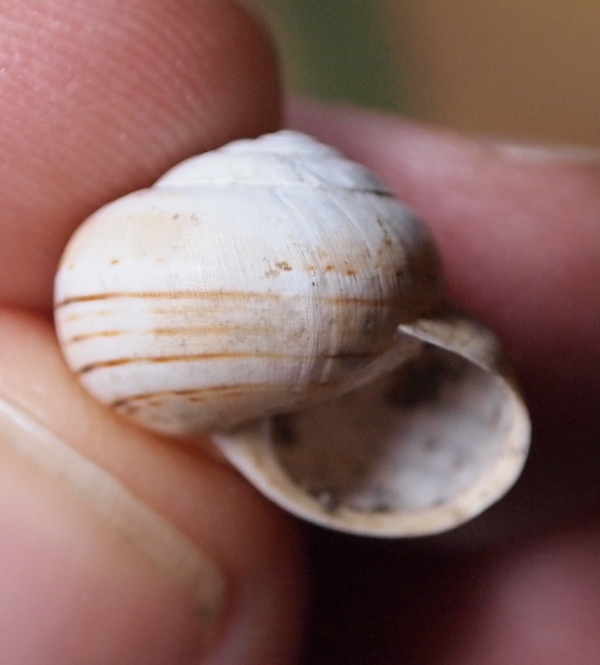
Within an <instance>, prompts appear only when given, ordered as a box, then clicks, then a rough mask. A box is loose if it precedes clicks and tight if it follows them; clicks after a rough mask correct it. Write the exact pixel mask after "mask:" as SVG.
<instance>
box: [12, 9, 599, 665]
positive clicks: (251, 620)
mask: <svg viewBox="0 0 600 665" xmlns="http://www.w3.org/2000/svg"><path fill="white" fill-rule="evenodd" d="M0 53H1V54H2V59H3V69H2V71H1V72H0V88H1V90H0V92H1V94H0V110H1V112H2V119H3V120H2V123H1V124H0V144H1V145H2V146H3V153H2V167H1V168H0V200H2V208H1V213H0V266H1V267H2V269H1V272H0V301H1V302H2V303H3V305H2V307H1V308H0V398H2V399H8V398H10V400H11V402H12V403H13V404H16V405H17V406H18V407H19V408H20V409H21V410H22V411H23V412H26V413H27V414H29V415H30V416H31V417H33V418H35V420H36V421H37V422H38V423H40V424H42V425H43V427H44V428H45V429H46V430H48V431H51V432H52V433H53V434H54V435H55V436H57V437H59V438H60V439H61V440H62V441H64V442H65V443H66V444H68V446H69V447H70V448H72V449H73V450H75V451H77V452H78V453H81V455H83V456H84V457H85V459H88V460H90V461H92V462H93V463H94V464H95V465H96V466H97V467H98V468H100V469H102V470H104V471H106V472H107V473H108V474H110V476H111V477H113V478H115V479H117V480H118V482H119V483H121V484H122V485H123V486H124V487H125V488H127V490H128V491H130V492H131V493H132V494H133V495H135V497H137V498H138V499H140V500H141V501H142V502H143V504H144V505H146V506H148V507H149V508H151V509H152V510H153V511H154V512H155V513H157V514H159V515H160V516H162V518H164V519H165V520H166V521H167V522H168V523H169V524H170V525H172V526H173V527H174V528H175V529H176V530H177V532H178V533H181V534H183V535H184V536H185V537H186V538H187V539H188V540H189V541H190V542H191V543H192V544H193V546H194V547H195V548H197V549H198V551H200V552H202V553H203V555H204V556H206V557H208V558H209V559H210V560H211V561H212V563H213V565H214V566H215V567H216V568H217V569H218V570H219V571H220V573H221V575H222V577H223V579H224V581H225V589H226V591H225V601H224V609H223V611H222V615H221V619H220V621H219V622H218V623H217V625H216V627H215V628H214V630H213V641H212V642H211V643H210V644H208V643H207V632H206V630H205V628H203V626H202V625H200V624H199V621H198V619H197V617H194V615H193V611H192V609H191V601H190V590H189V588H186V586H185V585H182V584H181V583H178V582H174V581H173V579H172V577H169V576H168V575H165V574H163V572H161V571H160V570H158V569H157V567H156V566H154V565H153V564H152V562H151V561H150V560H149V559H148V557H147V556H146V555H145V554H144V553H143V552H142V551H140V550H139V549H136V548H135V547H134V546H133V545H132V544H131V543H130V542H128V541H127V540H126V539H124V538H123V536H122V534H121V533H119V532H118V531H117V530H115V528H114V527H113V526H112V525H111V523H110V522H109V521H107V520H106V519H103V518H100V517H98V515H97V514H96V513H95V512H94V510H92V509H91V508H90V504H89V503H88V502H86V501H85V500H83V499H82V498H81V496H79V495H78V493H77V492H74V491H73V488H72V487H71V486H69V485H68V483H65V482H64V481H63V479H61V478H59V477H57V476H56V475H55V474H52V473H48V472H46V471H43V470H41V469H40V468H39V467H38V466H36V465H35V464H32V463H31V462H30V461H29V460H27V459H25V458H23V457H22V456H20V455H18V454H17V453H15V452H14V449H13V448H12V447H11V446H10V445H8V444H7V442H6V441H5V440H3V439H4V437H5V436H6V433H5V431H4V430H3V428H2V427H0V459H1V462H0V504H1V506H2V507H1V509H0V533H1V534H2V537H1V538H0V570H1V571H2V575H0V644H2V653H3V659H4V660H5V661H6V662H7V663H19V665H38V664H39V665H41V664H42V663H43V664H44V665H48V664H50V665H53V664H54V663H61V665H64V664H65V663H66V664H69V663H82V662H85V663H89V664H91V665H93V664H94V663H98V664H100V663H102V664H103V665H106V664H107V663H109V664H110V663H119V665H129V664H132V665H133V664H138V663H139V664H141V663H144V664H145V665H146V664H147V663H157V664H158V663H160V664H162V663H164V664H169V665H171V664H176V663H191V662H204V663H217V664H221V663H227V664H230V663H236V664H237V663H244V664H246V663H251V664H256V665H263V664H264V665H277V664H279V663H281V664H285V663H292V662H295V659H296V657H297V655H298V653H300V658H301V662H306V663H311V664H314V663H331V662H335V663H348V664H352V663H357V664H358V663H365V662H368V663H369V664H372V665H384V664H386V665H387V664H388V663H389V664H391V663H399V662H401V663H406V664H408V665H420V664H425V663H427V664H431V663H436V664H438V663H439V664H442V665H454V664H456V665H458V664H459V663H460V664H462V665H465V664H466V665H470V664H471V663H473V665H475V664H476V663H482V662H485V663H486V664H490V665H521V664H522V665H537V664H538V663H539V665H562V664H563V663H564V664H565V665H566V664H567V663H569V664H570V663H578V665H587V664H588V663H589V664H590V665H591V664H592V663H597V662H598V660H599V659H600V637H598V635H599V634H600V632H599V631H598V625H599V624H600V610H599V609H598V608H599V607H600V603H599V602H598V598H599V597H600V563H599V561H600V559H599V556H598V554H599V552H600V526H599V523H598V519H597V508H596V506H597V501H598V494H597V490H596V487H598V486H600V483H598V477H599V473H600V472H599V471H598V468H599V467H600V464H599V462H598V453H597V450H596V447H597V446H596V441H597V434H598V429H599V423H598V416H597V415H596V414H597V407H596V399H595V397H596V395H597V394H598V389H600V385H599V384H600V372H599V371H598V369H599V353H600V351H599V349H600V346H599V345H598V344H597V342H596V334H597V333H596V331H597V330H598V322H599V321H598V319H599V317H600V307H599V306H598V302H597V298H595V297H594V296H595V288H596V284H597V283H598V280H599V279H600V260H599V259H600V250H599V249H598V248H599V247H600V158H599V157H598V155H597V154H596V153H593V152H582V151H564V150H563V151H552V150H538V149H532V148H516V147H510V146H506V145H502V144H499V143H494V142H491V141H489V140H476V139H473V138H468V137H461V136H458V135H455V134H452V133H449V132H446V131H442V130H435V129H431V128H428V127H422V126H416V125H413V124H410V123H406V122H403V121H401V120H400V119H398V118H394V117H384V116H380V115H376V114H372V113H365V112H363V111H359V110H349V109H339V108H337V109H336V108H323V107H319V106H317V105H313V104H306V103H305V104H297V105H295V106H293V107H290V108H289V109H288V110H287V119H286V122H287V124H290V125H292V126H294V127H296V128H299V129H303V130H305V131H309V132H311V133H313V134H314V135H316V136H317V137H319V138H321V139H323V140H325V141H327V142H329V143H332V144H335V145H337V146H339V147H340V148H342V149H343V150H344V151H345V152H346V153H347V154H348V155H349V156H350V157H353V158H356V159H358V160H360V161H362V162H364V163H365V164H366V165H367V166H370V167H371V168H372V169H373V170H374V171H376V172H377V173H378V174H379V175H380V176H381V177H383V178H384V179H385V180H386V181H387V182H388V183H389V184H390V185H391V186H392V187H393V188H394V190H395V192H396V193H397V194H398V195H399V196H400V197H401V198H403V199H404V200H405V201H406V202H407V203H408V204H409V205H410V206H412V207H413V208H414V209H415V210H416V211H417V213H418V214H419V215H420V216H421V217H422V218H424V219H425V220H426V221H427V224H428V225H429V227H430V229H431V232H432V234H433V235H434V236H435V238H436V240H437V242H438V244H439V247H440V250H441V253H442V257H443V260H444V263H445V266H446V270H447V275H448V288H449V293H450V295H451V296H452V298H453V299H454V300H455V301H456V302H457V303H458V304H460V305H461V306H463V307H465V308H467V309H469V311H471V312H473V313H474V314H476V315H477V316H479V317H480V318H482V319H484V320H485V321H486V322H488V323H489V324H490V325H491V326H492V327H493V328H494V330H495V331H496V332H497V334H498V335H499V336H500V337H501V339H502V340H503V342H504V343H505V346H506V348H507V353H508V355H509V357H510V359H511V361H512V362H513V364H514V365H515V367H516V370H517V373H518V375H519V377H520V380H521V382H522V384H523V387H524V391H525V394H526V396H527V399H528V402H529V403H530V406H531V412H532V417H533V422H534V432H535V434H534V441H533V452H532V458H531V464H530V465H529V467H528V470H527V472H526V474H525V477H524V481H523V483H520V484H519V486H518V487H517V489H516V490H515V491H514V492H513V493H511V495H510V496H509V498H508V499H507V501H506V502H504V503H502V504H500V505H501V506H508V507H507V508H500V507H498V508H497V509H492V510H491V511H490V512H489V513H488V514H487V515H486V516H485V517H484V518H482V519H480V520H476V521H475V522H473V523H472V524H471V525H469V526H468V527H465V528H464V529H462V530H458V531H457V532H456V533H455V534H454V535H452V536H446V537H440V538H429V539H424V540H421V541H414V542H377V541H371V540H360V539H356V538H351V537H348V536H342V535H339V534H327V533H325V532H323V531H321V530H319V529H316V528H310V527H306V526H304V525H302V524H300V523H298V522H297V521H295V520H293V519H292V518H289V517H287V516H285V515H283V514H281V513H280V512H279V511H278V510H277V509H275V508H274V507H272V506H271V505H269V504H268V503H267V502H266V501H264V500H263V499H262V498H261V497H260V496H259V495H258V494H257V493H256V492H255V491H254V490H253V489H251V488H249V487H248V486H247V484H246V483H245V482H244V481H242V480H241V479H240V478H239V477H238V476H237V475H236V474H235V473H234V472H233V471H231V470H230V469H229V468H228V467H227V466H226V465H225V464H223V463H222V462H221V461H220V460H219V459H217V458H215V456H214V455H212V454H211V453H210V452H209V451H208V450H207V449H202V448H200V449H192V448H190V447H184V446H182V445H179V444H176V443H173V442H171V441H166V440H161V439H158V438H156V437H151V436H149V435H146V434H144V433H142V432H140V431H138V430H136V429H134V428H133V427H131V426H129V425H127V424H125V423H124V422H122V421H121V420H119V419H117V418H116V417H114V416H113V415H111V414H110V413H108V412H106V411H105V410H104V409H103V408H102V407H100V406H99V405H97V404H95V403H94V402H93V401H92V400H91V399H90V398H88V397H87V396H86V395H85V394H84V393H83V391H82V390H81V389H80V388H79V386H78V385H77V383H76V382H75V380H74V379H73V378H72V377H71V376H70V374H69V373H68V371H67V370H66V369H65V367H64V364H63V363H62V361H61V358H60V355H59V352H58V349H57V346H56V341H55V337H54V332H53V328H52V325H51V291H52V278H53V273H54V270H55V267H56V264H57V262H58V259H59V256H60V253H61V251H62V249H63V247H64V244H65V242H66V240H67V238H68V237H69V235H70V233H71V232H72V231H73V229H74V228H75V227H76V226H77V225H78V224H79V223H80V222H81V221H82V220H83V218H85V216H86V215H88V214H89V213H91V212H92V211H93V210H94V209H96V208H97V207H99V206H100V205H102V204H103V203H105V202H108V201H110V200H112V199H114V198H116V197H117V196H119V195H121V194H123V193H125V192H128V191H132V190H134V189H138V188H140V187H144V186H147V185H149V184H150V183H151V182H152V181H153V180H154V179H156V178H157V177H158V176H159V175H160V174H161V173H162V172H164V171H165V170H166V168H168V167H169V166H171V165H172V164H175V163H176V162H178V161H180V160H181V159H183V158H185V157H187V156H190V155H192V154H195V153H198V152H201V151H204V150H208V149H210V148H213V147H215V146H217V145H220V144H222V143H224V142H226V141H228V140H230V139H233V138H235V137H241V136H254V135H257V134H260V133H263V132H267V131H270V130H274V129H276V128H277V127H278V126H280V124H281V123H282V104H281V97H280V90H279V86H278V81H277V72H276V65H275V58H274V54H273V50H272V47H271V45H270V43H269V40H268V38H267V37H266V36H265V35H264V33H263V31H262V28H261V27H260V26H259V25H258V24H257V23H256V21H254V20H253V19H252V18H251V17H250V16H249V15H248V14H247V13H246V12H245V11H244V10H243V9H241V8H240V7H238V6H237V5H234V4H231V3H229V2H226V1H225V0H195V1H193V0H176V1H175V2H174V1H173V0H127V1H126V2H123V1H120V2H116V0H115V1H114V2H111V1H108V2H107V1H106V0H48V1H46V2H44V3H39V2H35V0H2V1H1V2H0ZM311 590H312V592H313V603H312V604H311V605H310V606H308V605H307V604H306V603H307V594H308V592H309V591H311ZM305 624H306V625H307V629H306V630H303V627H304V625H305Z"/></svg>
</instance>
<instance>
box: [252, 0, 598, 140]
mask: <svg viewBox="0 0 600 665" xmlns="http://www.w3.org/2000/svg"><path fill="white" fill-rule="evenodd" d="M252 2H253V3H254V4H256V5H257V6H258V7H259V9H260V10H261V12H262V14H263V15H264V16H265V18H266V20H267V22H268V23H269V24H270V27H271V31H272V32H273V34H274V35H275V39H276V41H277V42H278V44H279V47H280V52H281V54H282V69H283V72H284V76H285V79H286V83H287V85H288V87H289V88H290V89H292V90H294V91H296V92H300V93H303V94H308V95H312V96H316V97H318V98H321V99H326V100H340V101H346V102H352V103H356V104H360V105H363V106H370V107H377V108H381V109H386V110H391V111H397V112H400V113H403V114H406V115H409V116H411V117H413V118H417V119H420V120H426V121H430V122H434V123H437V124H441V125H444V126H447V127H451V128H454V129H459V130H466V131H470V132H476V133H483V134H495V135H501V136H504V137H505V138H507V139H509V140H510V139H515V140H518V139H528V140H533V141H540V142H546V141H554V142H561V143H571V144H577V143H581V144H595V145H597V144H600V80H599V75H598V70H599V65H600V1H599V0H252Z"/></svg>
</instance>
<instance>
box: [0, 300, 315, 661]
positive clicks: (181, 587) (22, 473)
mask: <svg viewBox="0 0 600 665" xmlns="http://www.w3.org/2000/svg"><path fill="white" fill-rule="evenodd" d="M0 377H2V378H1V380H0V459H1V461H0V476H1V477H0V503H1V504H2V510H1V511H0V532H1V533H2V534H3V536H2V538H0V566H1V567H2V570H3V574H2V576H1V580H0V643H1V644H2V653H3V658H5V659H7V662H18V663H23V664H29V663H31V664H36V665H37V664H38V663H39V664H40V665H41V663H44V665H48V664H54V663H61V664H64V663H82V662H85V663H90V664H94V663H98V664H102V665H106V664H107V663H115V664H116V663H119V665H127V664H129V663H131V664H132V665H134V664H136V665H137V664H138V663H142V662H143V663H157V664H158V663H173V664H174V665H175V664H176V663H180V662H181V663H191V662H203V663H204V662H206V663H226V662H227V663H233V662H235V663H244V664H246V663H251V664H256V665H258V664H262V663H273V664H276V663H277V664H279V663H282V664H283V663H288V662H291V660H292V659H293V654H294V651H295V649H296V648H297V644H298V638H299V632H300V628H301V622H300V616H301V614H302V611H303V597H304V591H303V586H302V583H301V581H300V580H301V570H302V568H301V566H302V565H303V564H302V561H301V547H300V542H299V539H298V533H297V532H296V531H295V530H294V528H292V523H291V520H288V518H285V517H283V516H282V515H281V514H280V512H279V511H278V510H276V509H275V508H273V507H272V506H271V505H270V504H268V503H267V502H266V501H265V500H264V499H262V497H260V496H259V495H258V494H257V493H256V492H255V491H254V490H253V489H251V488H250V487H249V486H248V485H247V484H246V483H245V482H244V481H242V480H241V479H240V478H239V476H237V474H235V473H234V472H233V471H232V470H231V469H230V468H229V467H228V465H226V464H224V463H223V462H221V461H220V460H218V459H217V458H215V457H214V455H212V456H211V455H210V454H208V453H206V454H205V453H199V452H198V450H197V449H193V450H192V449H186V448H185V447H183V446H180V445H177V444H176V443H174V442H166V441H162V440H160V439H158V438H155V437H152V436H150V435H147V434H145V433H142V432H141V431H139V430H137V429H135V428H133V427H132V426H129V425H127V424H125V423H124V422H122V421H120V420H118V419H117V418H116V417H111V416H110V415H108V414H107V412H106V411H105V409H104V408H102V407H101V406H99V405H97V404H96V403H95V402H93V400H91V399H90V398H89V397H88V396H87V395H86V394H84V392H83V391H82V390H81V389H80V388H79V387H78V386H77V385H76V384H75V383H74V382H73V380H72V377H71V376H70V374H69V373H68V371H67V370H66V368H65V367H64V364H63V362H62V359H61V357H60V354H59V351H58V349H57V347H56V342H55V339H54V335H53V331H52V329H51V326H50V325H49V324H48V323H47V322H46V321H44V320H43V319H41V318H36V317H34V316H32V315H26V314H23V313H17V312H14V311H8V310H4V311H3V312H2V313H0Z"/></svg>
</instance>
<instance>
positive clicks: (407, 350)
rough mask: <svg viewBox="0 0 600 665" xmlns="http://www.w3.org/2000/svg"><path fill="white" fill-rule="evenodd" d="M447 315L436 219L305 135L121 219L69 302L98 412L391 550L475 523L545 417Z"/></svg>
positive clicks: (166, 191)
mask: <svg viewBox="0 0 600 665" xmlns="http://www.w3.org/2000/svg"><path fill="white" fill-rule="evenodd" d="M443 308H444V306H443V279H442V272H441V269H440V265H439V261H438V258H437V253H436V251H435V248H434V246H433V244H432V242H431V240H430V239H429V236H428V234H427V233H426V231H425V230H424V227H423V226H422V225H421V224H420V222H418V221H417V220H416V219H415V218H414V216H413V215H412V213H411V212H410V211H409V210H408V209H406V208H405V207H404V206H403V205H402V204H401V203H399V202H398V201H396V200H395V199H394V198H393V197H392V196H391V194H390V193H389V191H388V190H387V188H386V187H385V186H384V185H382V184H381V183H380V182H379V181H378V180H377V179H375V178H374V176H372V175H371V174H370V173H369V172H368V171H367V170H366V169H364V168H363V167H361V166H359V165H357V164H354V163H352V162H350V161H348V160H346V159H344V158H343V157H342V156H341V155H340V154H339V153H338V152H336V151H335V150H333V149H331V148H329V147H326V146H323V145H321V144H320V143H318V142H316V141H315V140H314V139H311V138H309V137H307V136H304V135H302V134H299V133H296V132H289V131H283V132H278V133H276V134H271V135H267V136H265V137H262V138H260V139H257V140H254V141H250V140H243V141H236V142H234V143H231V144H229V145H228V146H225V147H224V148H221V149H219V150H216V151H213V152H210V153H206V154H204V155H201V156H198V157H195V158H192V159H190V160H187V161H185V162H183V163H182V164H180V165H179V166H177V167H175V168H174V169H172V170H171V171H169V172H168V173H167V174H166V175H165V176H163V177H162V178H161V179H160V180H159V181H158V182H157V183H156V185H154V187H152V188H150V189H147V190H142V191H140V192H135V193H133V194H130V195H128V196H126V197H124V198H122V199H120V200H118V201H115V202H114V203H112V204H109V205H108V206H105V207H104V208H102V209H101V210H99V211H98V212H96V213H95V214H94V215H92V216H91V217H90V218H89V219H88V220H87V221H86V222H85V223H84V224H83V225H82V226H81V227H80V228H79V229H78V230H77V231H76V233H75V234H74V236H73V238H72V239H71V241H70V242H69V244H68V246H67V248H66V250H65V253H64V255H63V258H62V260H61V265H60V268H59V271H58V274H57V279H56V287H55V320H56V328H57V332H58V337H59V341H60V343H61V347H62V349H63V352H64V355H65V357H66V359H67V362H68V364H69V366H70V367H71V368H72V369H73V371H75V372H76V373H77V374H78V375H79V377H80V379H81V381H82V383H83V384H84V386H85V387H86V388H87V389H88V390H89V391H90V392H91V393H92V394H93V395H94V396H95V397H97V398H98V399H99V400H101V401H102V402H105V403H107V404H110V405H112V406H113V407H114V408H115V409H117V410H118V411H120V412H121V413H123V414H125V415H127V416H129V417H131V418H133V419H134V420H136V421H138V422H139V423H140V424H142V425H143V426H144V427H147V428H150V429H152V430H154V431H157V432H161V433H164V434H169V435H176V436H181V437H194V436H197V435H199V434H201V433H204V432H207V431H211V432H218V433H215V434H214V435H213V439H214V441H215V442H216V444H217V445H218V446H219V447H220V448H221V450H222V451H223V452H224V453H225V455H226V456H227V457H228V458H229V459H230V460H231V461H232V462H233V463H234V464H235V465H236V466H237V467H238V468H239V469H240V470H241V471H242V473H244V475H246V476H247V477H248V478H249V479H250V480H251V481H252V482H254V484H255V485H256V486H257V487H258V488H259V489H261V490H262V491H263V492H264V493H265V494H266V495H268V496H270V497H271V498H272V499H274V500H275V501H276V502H277V503H279V504H280V505H282V506H284V507H286V508H287V509H289V510H291V511H292V512H294V513H296V514H298V515H302V516H303V517H306V518H307V519H309V520H312V521H315V522H318V523H320V524H324V525H328V526H330V527H332V528H337V529H343V530H348V531H353V532H357V533H365V534H373V535H385V536H391V535H418V534H422V533H431V532H436V531H441V530H444V529H447V528H451V527H452V526H456V525H457V524H458V523H460V522H462V521H464V520H465V519H468V518H469V517H471V516H473V515H475V514H478V513H479V512H481V511H482V510H483V509H484V508H485V507H486V506H487V505H489V504H490V503H492V502H493V501H494V500H496V499H497V498H498V497H499V496H500V495H501V494H503V493H504V492H505V491H506V490H507V489H508V487H510V485H511V484H512V482H514V480H515V478H516V476H517V475H518V473H519V471H520V469H521V467H522V465H523V462H524V459H525V456H526V451H527V446H528V440H529V420H528V416H527V412H526V409H525V407H524V405H523V402H522V401H521V399H520V397H519V395H518V393H517V392H516V391H515V390H514V388H513V387H512V385H511V383H510V382H509V381H507V380H506V379H505V378H504V377H503V376H502V374H501V373H498V372H496V368H495V363H496V358H497V356H498V349H497V346H496V344H495V342H494V341H493V338H492V337H491V336H490V335H489V333H487V331H484V330H483V329H482V328H480V327H479V326H476V325H475V324H472V323H470V322H468V321H465V320H464V319H459V318H456V317H455V316H453V315H449V314H444V313H442V312H443V311H444V309H443ZM403 363H404V364H403ZM398 367H400V369H396V368H398ZM390 395H391V397H390ZM394 395H395V396H394Z"/></svg>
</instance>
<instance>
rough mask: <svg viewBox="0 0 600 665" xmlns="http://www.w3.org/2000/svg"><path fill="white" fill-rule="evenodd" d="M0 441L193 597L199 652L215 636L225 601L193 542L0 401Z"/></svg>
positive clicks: (221, 585) (213, 570) (219, 579)
mask: <svg viewBox="0 0 600 665" xmlns="http://www.w3.org/2000/svg"><path fill="white" fill-rule="evenodd" d="M0 442H1V443H4V444H7V445H8V446H9V447H10V448H12V449H13V450H14V451H15V452H16V453H18V454H19V455H20V456H21V457H23V458H26V459H27V460H29V461H30V462H32V463H33V464H34V465H36V466H37V467H38V468H40V469H42V470H44V471H45V472H47V473H49V474H51V475H53V476H55V477H57V478H59V479H60V480H61V481H62V482H63V483H64V484H65V485H67V486H68V487H69V488H70V489H72V490H73V491H74V492H75V493H76V494H77V495H78V496H79V497H80V498H81V499H82V500H83V501H85V502H86V503H87V505H88V506H89V507H90V508H91V509H92V510H93V511H94V512H95V513H96V514H97V515H98V516H100V517H101V518H102V519H103V520H105V521H106V522H107V523H109V524H110V525H111V526H112V527H113V528H114V529H115V530H116V531H117V532H119V533H120V534H121V535H122V536H123V537H124V538H126V539H127V541H128V542H130V543H133V544H135V545H137V547H138V548H139V549H140V550H141V551H142V553H143V554H145V555H146V557H147V558H148V559H149V560H150V561H151V563H152V564H153V565H154V566H155V567H156V568H157V569H158V571H160V572H162V573H163V574H165V575H167V576H168V577H170V578H172V579H173V580H174V581H175V582H177V583H179V584H182V585H185V587H186V588H187V589H188V590H189V591H191V592H192V594H193V597H194V601H195V603H194V604H195V613H197V615H198V616H200V617H201V618H202V619H203V623H204V625H205V635H206V639H203V651H204V650H205V648H206V647H207V643H208V642H209V641H210V639H211V637H212V636H214V634H215V633H216V628H217V624H218V623H219V619H220V617H221V614H222V609H223V606H224V596H225V582H224V578H223V576H222V575H221V573H220V572H219V570H218V569H217V567H216V566H215V565H214V564H213V563H212V561H211V560H210V559H209V558H208V557H207V556H205V555H204V554H203V553H202V552H201V551H200V550H199V549H198V548H197V547H196V545H195V544H194V543H192V542H191V541H190V540H189V539H188V538H186V536H184V535H183V534H182V533H180V532H179V531H178V530H177V529H176V528H175V527H174V526H172V525H171V524H170V523H169V522H168V521H167V520H166V519H165V518H163V517H162V516H161V515H159V514H158V513H156V512H155V511H154V510H153V509H152V508H150V507H149V506H148V505H147V504H145V503H144V502H143V501H141V500H140V499H139V498H138V497H136V496H135V495H134V494H132V493H131V492H130V491H129V490H128V489H127V488H126V487H125V486H124V485H122V484H121V483H120V482H119V481H118V480H116V479H115V478H114V477H113V476H111V475H110V474H109V473H107V472H106V471H104V470H103V469H101V468H100V467H98V466H96V465H95V464H94V463H92V462H91V461H90V460H88V459H87V458H85V457H84V456H83V455H81V454H80V453H79V452H77V451H76V450H74V449H73V448H71V447H70V446H69V445H68V444H67V443H65V442H64V441H62V440H61V439H60V438H59V437H57V436H56V435H54V434H53V433H52V432H51V431H49V430H48V429H47V428H46V427H45V426H44V425H42V424H41V423H40V422H39V421H37V420H36V419H35V418H33V417H32V416H31V415H29V414H28V413H26V412H25V411H23V410H22V409H21V408H19V407H17V406H16V405H15V404H13V403H12V402H10V401H9V400H7V399H6V398H3V397H0Z"/></svg>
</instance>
